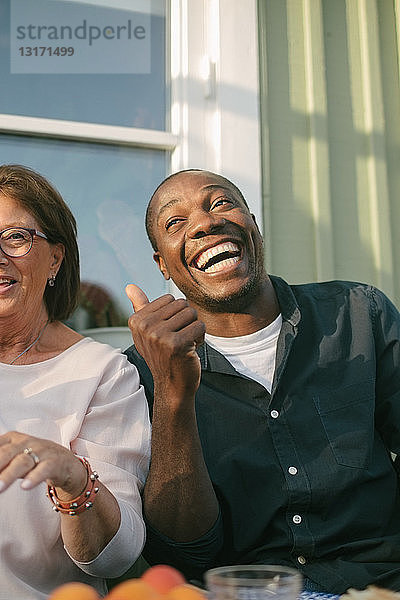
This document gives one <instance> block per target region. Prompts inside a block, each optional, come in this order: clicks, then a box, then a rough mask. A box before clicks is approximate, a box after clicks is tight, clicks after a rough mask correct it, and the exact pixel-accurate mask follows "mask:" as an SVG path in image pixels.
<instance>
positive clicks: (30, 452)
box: [24, 448, 40, 467]
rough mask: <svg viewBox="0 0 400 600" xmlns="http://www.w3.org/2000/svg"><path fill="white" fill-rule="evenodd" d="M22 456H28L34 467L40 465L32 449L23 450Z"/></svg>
mask: <svg viewBox="0 0 400 600" xmlns="http://www.w3.org/2000/svg"><path fill="white" fill-rule="evenodd" d="M24 454H28V455H29V456H30V457H31V459H32V460H33V462H34V463H35V467H36V465H38V464H39V463H40V458H39V457H38V455H37V454H35V453H34V451H33V450H32V448H25V450H24Z"/></svg>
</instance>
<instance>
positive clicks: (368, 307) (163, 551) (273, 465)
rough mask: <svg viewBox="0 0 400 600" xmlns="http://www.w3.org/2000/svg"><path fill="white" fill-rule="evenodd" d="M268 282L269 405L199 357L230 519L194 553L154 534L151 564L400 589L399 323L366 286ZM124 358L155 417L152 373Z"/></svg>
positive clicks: (207, 423) (202, 351)
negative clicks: (296, 574) (275, 323)
mask: <svg viewBox="0 0 400 600" xmlns="http://www.w3.org/2000/svg"><path fill="white" fill-rule="evenodd" d="M271 280H272V283H273V285H274V288H275V291H276V293H277V296H278V301H279V305H280V309H281V313H282V329H281V332H280V335H279V339H278V347H277V356H276V368H275V377H274V382H273V387H272V391H271V394H269V393H268V391H267V390H266V389H265V388H264V387H263V386H262V385H261V384H259V383H257V382H255V381H253V380H251V379H248V378H246V377H244V376H243V375H240V374H239V373H237V372H236V371H235V369H234V368H233V367H232V365H231V364H230V363H229V362H228V361H227V360H226V359H225V358H224V357H223V356H222V355H221V354H220V353H219V352H217V351H216V350H214V349H212V348H211V347H210V346H208V345H207V344H204V345H203V346H202V347H200V348H199V349H198V353H199V356H200V360H201V365H202V378H201V384H200V388H199V390H198V392H197V395H196V415H197V421H198V428H199V434H200V439H201V443H202V448H203V452H204V457H205V462H206V464H207V468H208V470H209V473H210V477H211V480H212V482H213V485H214V487H215V490H216V493H217V495H218V498H219V502H220V509H221V518H220V520H219V521H218V523H217V524H216V525H215V527H214V528H213V529H212V530H211V531H210V532H209V534H206V535H205V536H204V537H203V538H202V539H200V540H197V541H195V542H193V543H188V544H186V545H185V544H176V543H175V542H173V541H172V540H168V539H167V538H165V537H164V536H161V535H160V534H158V533H157V532H155V531H154V530H152V529H151V528H149V534H148V543H147V554H146V558H148V560H150V561H154V560H155V561H157V562H170V563H175V566H177V567H178V568H180V569H182V570H183V571H184V572H185V573H186V574H188V575H189V576H193V575H195V574H198V572H199V571H201V570H204V569H206V568H209V567H211V566H215V565H218V564H243V563H248V564H249V563H270V564H277V563H280V564H287V565H291V566H295V567H297V568H298V569H300V570H301V571H302V572H303V573H304V575H305V576H306V577H307V578H309V579H311V580H312V581H313V582H315V583H316V584H317V585H318V586H319V587H320V589H321V591H322V590H323V591H326V592H330V593H343V592H344V591H345V590H346V589H347V588H348V587H354V588H358V589H363V588H364V587H366V586H367V585H368V584H370V583H372V582H373V583H375V584H376V585H380V586H382V587H388V588H392V589H395V590H400V495H399V486H398V476H397V472H396V464H395V463H393V461H392V457H391V453H394V454H399V455H400V368H399V365H400V341H399V340H400V315H399V313H398V311H397V310H396V308H395V307H394V306H393V305H392V304H391V302H390V301H389V300H388V299H387V298H386V296H385V295H384V294H383V293H382V292H380V291H379V290H377V289H376V288H373V287H371V286H367V285H364V284H359V283H351V282H341V281H334V282H328V283H322V284H321V283H319V284H306V285H293V286H289V285H288V284H287V283H286V282H284V281H283V280H282V279H280V278H277V277H272V276H271ZM127 355H128V358H129V360H130V361H131V362H133V363H135V364H136V366H137V367H138V369H139V372H140V376H141V380H142V383H143V385H144V387H145V390H146V395H147V398H148V401H149V403H150V406H151V404H152V398H153V389H152V378H151V374H150V372H149V370H148V368H147V365H146V364H145V363H144V361H143V359H142V357H141V356H140V355H139V354H138V353H137V351H136V349H135V348H134V347H131V348H130V349H129V350H128V351H127ZM177 444H179V440H177ZM177 510H179V507H177Z"/></svg>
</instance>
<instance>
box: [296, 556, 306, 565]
mask: <svg viewBox="0 0 400 600" xmlns="http://www.w3.org/2000/svg"><path fill="white" fill-rule="evenodd" d="M297 562H299V563H300V564H301V565H305V564H306V562H307V561H306V559H305V558H304V556H298V557H297Z"/></svg>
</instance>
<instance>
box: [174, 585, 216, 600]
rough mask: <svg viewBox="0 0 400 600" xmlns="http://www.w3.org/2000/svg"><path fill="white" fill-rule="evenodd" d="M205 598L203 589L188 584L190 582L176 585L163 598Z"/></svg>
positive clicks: (201, 599) (187, 599) (192, 599)
mask: <svg viewBox="0 0 400 600" xmlns="http://www.w3.org/2000/svg"><path fill="white" fill-rule="evenodd" d="M206 598H207V596H206V593H205V592H203V590H201V589H200V588H197V587H195V586H194V585H190V583H183V584H181V585H176V586H175V587H174V588H172V590H170V591H169V592H168V594H167V595H166V596H165V600H206Z"/></svg>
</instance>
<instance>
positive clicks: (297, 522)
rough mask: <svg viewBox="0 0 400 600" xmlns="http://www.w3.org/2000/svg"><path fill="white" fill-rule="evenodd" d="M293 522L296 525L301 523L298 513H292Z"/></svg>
mask: <svg viewBox="0 0 400 600" xmlns="http://www.w3.org/2000/svg"><path fill="white" fill-rule="evenodd" d="M292 520H293V523H296V525H298V524H299V523H301V516H300V515H294V517H293V519H292Z"/></svg>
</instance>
